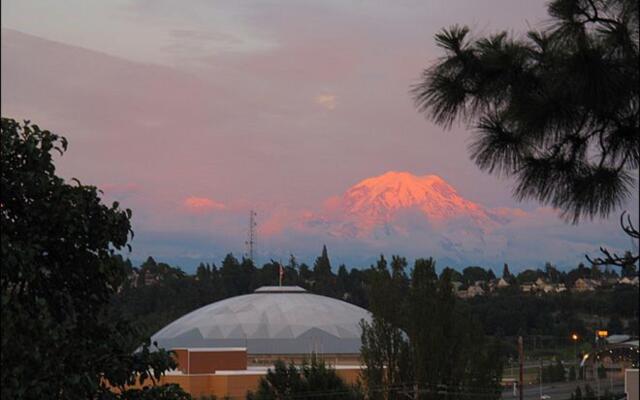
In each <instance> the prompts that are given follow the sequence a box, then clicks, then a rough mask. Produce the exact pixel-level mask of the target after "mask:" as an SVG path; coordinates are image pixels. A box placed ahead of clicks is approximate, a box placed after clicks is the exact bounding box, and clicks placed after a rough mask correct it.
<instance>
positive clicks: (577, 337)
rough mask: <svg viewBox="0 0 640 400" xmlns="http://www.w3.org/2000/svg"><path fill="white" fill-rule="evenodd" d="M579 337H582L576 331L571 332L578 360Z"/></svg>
mask: <svg viewBox="0 0 640 400" xmlns="http://www.w3.org/2000/svg"><path fill="white" fill-rule="evenodd" d="M578 339H580V337H579V336H578V334H577V333H575V332H574V333H572V334H571V340H573V352H574V353H575V356H576V360H577V359H578Z"/></svg>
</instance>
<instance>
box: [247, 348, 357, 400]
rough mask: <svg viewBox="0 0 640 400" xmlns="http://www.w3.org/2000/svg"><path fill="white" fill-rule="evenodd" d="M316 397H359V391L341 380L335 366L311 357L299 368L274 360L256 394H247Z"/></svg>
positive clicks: (259, 399)
mask: <svg viewBox="0 0 640 400" xmlns="http://www.w3.org/2000/svg"><path fill="white" fill-rule="evenodd" d="M315 396H319V397H322V398H323V399H359V398H361V396H360V395H359V392H358V391H357V390H356V389H355V388H352V387H350V386H348V385H347V384H346V383H344V381H343V380H342V379H341V378H340V377H339V376H338V375H337V374H336V372H335V370H334V369H332V368H330V367H328V366H327V365H326V364H325V363H324V362H323V361H321V360H318V359H317V358H316V357H315V356H312V357H311V362H310V363H308V362H305V363H303V365H302V366H301V367H300V368H298V367H296V366H295V365H294V364H293V363H290V364H289V365H286V364H285V363H284V362H283V361H281V360H278V361H276V362H275V364H274V368H273V369H269V371H268V372H267V375H266V377H264V378H262V379H261V380H260V383H259V384H258V390H257V391H256V393H249V394H248V395H247V399H249V400H271V399H283V400H286V399H298V398H307V397H308V398H313V397H315Z"/></svg>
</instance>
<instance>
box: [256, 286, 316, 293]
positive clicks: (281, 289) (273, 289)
mask: <svg viewBox="0 0 640 400" xmlns="http://www.w3.org/2000/svg"><path fill="white" fill-rule="evenodd" d="M254 293H307V291H306V290H305V289H303V288H301V287H300V286H261V287H259V288H257V289H256V290H254Z"/></svg>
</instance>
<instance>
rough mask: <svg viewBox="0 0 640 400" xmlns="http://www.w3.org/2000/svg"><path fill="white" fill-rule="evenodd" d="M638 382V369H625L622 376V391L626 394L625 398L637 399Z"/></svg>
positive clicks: (628, 399)
mask: <svg viewBox="0 0 640 400" xmlns="http://www.w3.org/2000/svg"><path fill="white" fill-rule="evenodd" d="M638 385H640V382H639V381H638V369H637V368H636V369H628V370H626V371H625V377H624V392H625V393H626V395H627V400H639V399H638V396H640V395H639V393H638V392H639V391H640V388H638Z"/></svg>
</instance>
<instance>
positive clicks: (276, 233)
mask: <svg viewBox="0 0 640 400" xmlns="http://www.w3.org/2000/svg"><path fill="white" fill-rule="evenodd" d="M190 4H191V6H190V7H181V6H179V5H177V4H175V3H172V2H165V1H154V2H133V1H125V0H123V1H118V2H111V3H100V2H85V1H71V2H67V3H64V4H58V3H54V2H51V3H40V2H32V1H4V2H2V55H3V57H2V88H3V90H2V98H1V105H2V116H3V117H11V118H16V119H29V120H31V121H33V122H34V123H37V124H38V125H39V126H41V127H42V128H46V129H49V130H51V131H53V132H56V133H58V134H61V135H64V136H66V137H67V139H69V142H70V145H69V150H68V152H67V153H66V154H65V156H64V157H62V158H59V159H58V160H57V166H58V170H59V171H60V173H61V174H62V175H63V176H65V177H67V178H71V177H77V178H79V179H80V180H81V181H82V182H83V183H88V184H92V185H96V186H98V187H99V188H100V189H102V190H103V191H104V196H105V199H106V200H108V201H114V200H117V201H119V202H120V203H121V204H122V205H123V206H124V207H128V208H131V209H132V211H133V229H134V231H135V234H136V236H135V238H134V239H133V241H132V246H133V253H132V254H131V255H130V257H131V258H132V259H134V260H137V261H140V260H144V259H145V258H146V257H147V256H153V257H154V258H156V259H157V260H162V261H167V262H171V263H179V264H180V265H181V266H183V267H184V268H185V269H187V270H190V269H192V268H193V267H194V266H195V265H197V264H198V263H200V262H212V261H215V262H216V263H219V261H220V260H221V259H222V258H223V257H224V255H225V254H226V253H229V252H233V253H234V254H236V255H237V256H240V255H241V254H242V253H243V252H244V241H245V237H246V230H247V224H248V212H249V210H250V209H255V210H257V212H258V222H259V232H258V233H259V242H258V249H259V252H258V261H259V262H266V261H269V259H271V258H273V259H275V260H278V259H282V260H286V259H287V258H288V256H289V254H290V253H293V254H295V255H296V256H297V257H298V258H299V259H301V260H302V261H305V262H307V263H312V262H313V259H314V258H315V257H316V256H317V255H319V253H320V250H321V248H322V245H323V244H325V243H326V244H327V246H328V247H329V253H330V255H331V257H332V261H333V265H334V267H337V266H338V265H339V264H341V263H346V264H347V265H348V266H349V267H352V266H354V267H366V266H368V265H369V264H370V263H371V262H372V261H373V259H375V258H377V257H378V255H379V254H380V253H385V254H387V255H390V254H396V253H398V254H401V255H404V256H407V257H408V258H410V259H413V258H415V257H430V256H433V257H434V258H435V259H436V260H437V261H438V266H439V267H444V266H445V265H452V266H459V267H462V266H466V265H482V266H489V267H494V268H499V267H501V266H502V264H503V263H505V262H506V263H509V265H510V266H511V267H512V269H513V270H514V271H518V270H519V269H521V268H524V267H525V266H542V265H543V264H544V263H545V262H546V261H550V262H552V263H556V264H558V265H559V266H561V267H565V266H573V265H575V264H577V263H578V262H580V261H584V254H585V253H589V254H596V253H597V252H598V248H599V247H600V246H607V247H610V248H612V249H616V250H618V251H619V252H623V251H624V250H625V249H627V248H628V247H629V246H630V245H631V242H630V241H629V240H628V239H627V237H626V236H625V235H624V234H623V233H622V232H621V230H620V229H619V225H618V216H619V212H616V213H614V214H613V215H612V216H611V218H609V219H607V220H594V221H584V222H581V223H580V224H579V225H570V224H566V223H565V222H563V221H562V220H561V219H560V218H559V217H558V213H557V212H555V211H554V210H551V209H548V208H545V207H541V206H540V205H539V204H537V203H534V202H524V203H518V202H517V201H515V200H514V199H513V198H512V196H511V185H512V182H511V181H509V180H506V179H502V180H501V179H497V178H496V177H494V176H490V175H488V174H485V173H483V172H480V171H479V170H478V169H477V167H476V166H475V165H474V164H473V163H472V162H471V161H470V160H469V157H468V152H467V144H468V139H469V135H470V132H469V130H468V129H467V127H465V126H454V127H453V129H451V131H443V130H442V129H441V128H439V127H436V126H435V125H433V124H432V123H431V122H429V121H427V120H426V119H425V118H424V117H423V116H421V115H420V114H419V113H418V112H417V111H416V109H415V107H414V105H413V103H412V100H411V97H410V95H409V94H408V90H409V88H410V87H411V85H412V84H414V83H415V82H416V80H417V79H418V78H419V76H420V73H421V71H422V69H423V68H425V67H426V66H428V65H429V64H430V63H431V62H433V61H434V60H435V59H436V58H437V57H439V56H440V55H441V53H440V52H439V50H437V49H436V47H435V45H434V40H433V36H434V34H435V33H436V32H437V31H439V30H440V29H441V28H442V27H447V26H450V25H452V24H456V23H457V24H468V25H470V26H471V27H472V29H473V31H474V32H475V33H477V34H480V33H487V32H493V31H496V30H502V29H508V30H512V31H515V32H524V31H526V30H528V29H531V28H532V27H534V26H538V25H539V24H541V23H544V21H545V18H546V11H545V6H544V2H542V1H539V2H534V1H526V0H522V1H511V0H491V1H488V2H483V4H482V5H478V4H476V3H469V2H467V1H462V0H458V1H449V2H446V3H441V2H436V1H427V2H421V3H419V4H412V3H398V2H380V3H376V4H375V5H372V4H367V6H366V7H365V5H364V4H363V3H360V2H341V1H329V2H321V3H318V4H311V3H305V4H301V3H299V2H289V3H285V4H286V5H282V3H278V4H273V3H270V2H260V3H256V4H254V5H253V6H248V5H247V4H240V3H237V2H215V3H210V2H199V1H194V2H193V3H190ZM391 171H397V172H403V173H404V174H397V173H395V174H394V173H391V174H389V173H390V172H391ZM428 175H433V176H437V177H438V179H440V180H441V182H440V181H438V182H436V184H435V186H437V187H439V189H434V190H431V188H432V187H433V185H434V179H435V178H432V179H430V180H429V179H427V178H425V176H428ZM364 182H368V183H367V184H364ZM363 184H364V186H363ZM363 187H365V189H366V190H365V191H363ZM636 189H637V180H636ZM365 192H366V193H368V194H366V193H365ZM372 193H374V194H375V195H371V194H372ZM380 193H385V195H384V196H387V197H386V198H387V200H388V201H385V202H382V203H381V202H380V201H379V200H380V198H381V197H376V196H377V195H379V194H380ZM425 193H427V194H428V195H424V194H425ZM423 195H424V196H423ZM384 196H383V197H384ZM637 202H638V195H637V191H636V193H634V194H633V196H632V197H631V198H630V199H629V202H628V203H627V205H626V206H625V208H627V209H629V210H630V211H631V212H632V213H633V214H632V215H633V217H634V220H636V221H637V219H638V209H637ZM541 249H542V250H543V251H541Z"/></svg>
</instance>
